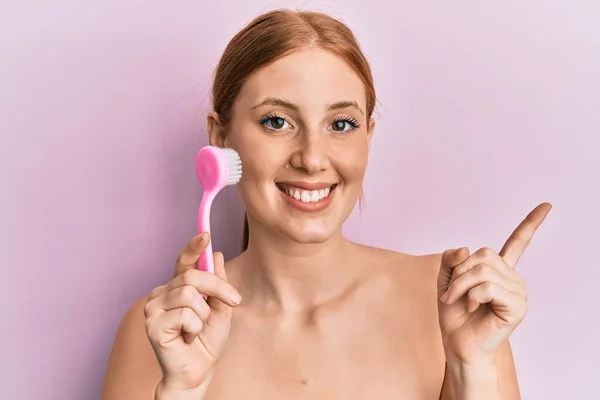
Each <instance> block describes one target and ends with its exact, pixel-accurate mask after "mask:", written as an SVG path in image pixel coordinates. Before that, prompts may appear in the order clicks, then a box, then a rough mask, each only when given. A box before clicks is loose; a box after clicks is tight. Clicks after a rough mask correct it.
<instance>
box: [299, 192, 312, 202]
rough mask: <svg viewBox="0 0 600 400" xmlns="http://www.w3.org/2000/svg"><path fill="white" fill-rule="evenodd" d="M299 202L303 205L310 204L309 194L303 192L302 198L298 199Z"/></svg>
mask: <svg viewBox="0 0 600 400" xmlns="http://www.w3.org/2000/svg"><path fill="white" fill-rule="evenodd" d="M300 201H301V202H303V203H310V192H309V191H306V190H303V191H302V196H301V197H300Z"/></svg>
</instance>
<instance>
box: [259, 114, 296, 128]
mask: <svg viewBox="0 0 600 400" xmlns="http://www.w3.org/2000/svg"><path fill="white" fill-rule="evenodd" d="M258 122H259V123H260V124H261V125H262V126H266V127H267V128H268V129H271V130H274V131H278V130H281V129H289V128H290V124H289V122H287V121H286V120H285V118H281V117H278V116H277V115H266V116H264V117H263V118H261V120H260V121H258Z"/></svg>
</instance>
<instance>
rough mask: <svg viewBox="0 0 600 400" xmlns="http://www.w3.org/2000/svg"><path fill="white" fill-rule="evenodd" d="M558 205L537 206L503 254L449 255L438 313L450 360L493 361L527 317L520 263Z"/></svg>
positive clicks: (461, 251) (446, 255)
mask: <svg viewBox="0 0 600 400" xmlns="http://www.w3.org/2000/svg"><path fill="white" fill-rule="evenodd" d="M551 207H552V206H551V205H550V204H548V203H542V204H540V205H539V206H537V207H536V208H535V209H534V210H533V211H532V212H531V213H529V215H528V216H527V217H526V218H525V220H524V221H523V222H521V224H520V225H519V226H518V227H517V229H515V231H514V232H513V233H512V235H511V236H510V237H509V239H508V240H507V242H506V243H505V245H504V246H503V248H502V250H501V251H500V253H496V252H494V251H493V250H492V249H490V248H487V247H485V248H482V249H479V250H477V251H476V252H475V253H473V254H471V255H469V250H468V249H467V248H461V249H457V250H447V251H445V252H444V254H443V255H442V263H441V264H442V265H441V268H440V272H439V276H438V312H439V320H440V327H441V330H442V338H443V343H444V350H445V353H446V359H447V360H448V361H449V362H450V361H452V362H458V363H460V364H461V365H481V364H482V363H483V364H489V363H490V362H493V360H494V357H495V355H496V353H497V352H498V350H499V349H500V346H501V345H502V343H503V342H504V341H505V340H506V339H507V338H508V337H509V336H510V334H511V333H512V332H513V331H514V330H515V328H516V327H517V326H518V325H519V323H520V322H521V321H522V320H523V318H524V317H525V314H526V311H527V293H526V289H525V282H524V281H523V278H521V277H520V276H519V274H517V272H515V266H516V264H517V261H518V260H519V258H520V257H521V255H522V254H523V252H524V251H525V249H526V248H527V246H528V245H529V242H530V241H531V238H532V237H533V235H534V233H535V231H536V230H537V228H538V227H539V226H540V225H541V223H542V222H543V221H544V219H545V218H546V215H547V214H548V212H549V211H550V208H551Z"/></svg>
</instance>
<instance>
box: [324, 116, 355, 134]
mask: <svg viewBox="0 0 600 400" xmlns="http://www.w3.org/2000/svg"><path fill="white" fill-rule="evenodd" d="M356 128H358V125H357V124H356V123H353V122H352V121H346V120H343V119H341V120H338V121H334V122H333V123H332V124H331V129H332V130H333V131H334V132H350V131H353V130H354V129H356Z"/></svg>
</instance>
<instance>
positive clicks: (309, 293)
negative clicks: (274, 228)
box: [239, 227, 358, 313]
mask: <svg viewBox="0 0 600 400" xmlns="http://www.w3.org/2000/svg"><path fill="white" fill-rule="evenodd" d="M250 232H251V233H250V240H249V243H248V249H247V250H246V251H245V252H244V253H243V254H242V255H241V256H240V261H241V262H242V264H243V267H242V269H241V271H240V276H239V278H240V279H241V282H240V283H241V284H242V285H243V287H244V289H245V290H244V292H246V294H244V301H245V302H246V301H248V302H254V301H256V302H259V303H260V304H261V306H263V307H267V308H268V309H271V310H274V311H277V312H285V313H302V312H305V311H310V310H314V309H315V308H317V307H318V306H320V305H322V304H325V303H327V302H329V301H332V300H334V299H336V298H338V297H340V296H341V295H343V294H344V293H345V292H346V291H347V290H348V288H349V287H350V286H351V285H353V283H354V282H356V280H357V272H358V270H357V268H356V265H357V263H356V262H351V261H349V260H352V259H353V254H355V253H356V251H357V246H356V245H355V244H354V243H352V242H350V241H348V240H346V239H345V238H344V237H343V236H342V232H341V229H340V230H339V232H337V233H336V234H335V235H333V236H332V237H331V238H329V239H328V240H327V241H325V242H323V243H315V244H301V243H297V242H294V241H292V240H291V239H289V238H286V237H282V236H280V235H277V237H275V236H276V235H269V234H268V233H266V232H261V228H258V229H256V228H254V227H252V229H250Z"/></svg>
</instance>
